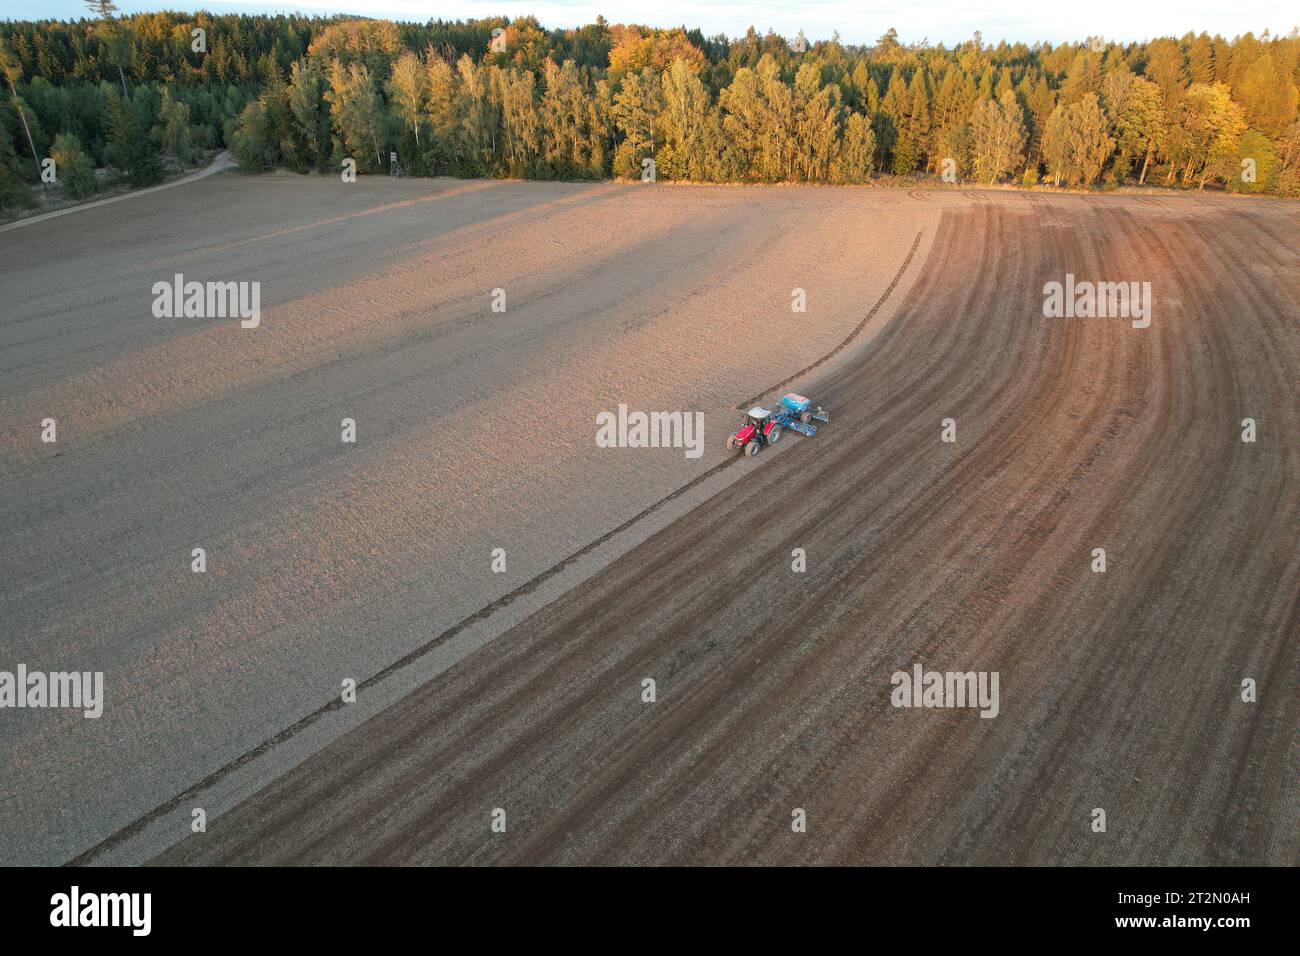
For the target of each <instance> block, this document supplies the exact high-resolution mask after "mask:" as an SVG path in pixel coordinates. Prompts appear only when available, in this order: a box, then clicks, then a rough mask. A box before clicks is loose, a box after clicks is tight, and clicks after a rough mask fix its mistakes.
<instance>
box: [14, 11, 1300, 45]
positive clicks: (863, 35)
mask: <svg viewBox="0 0 1300 956" xmlns="http://www.w3.org/2000/svg"><path fill="white" fill-rule="evenodd" d="M117 3H118V6H119V7H120V8H121V9H122V11H123V12H125V13H134V12H138V11H156V10H175V9H180V10H194V9H205V10H211V11H213V12H216V13H227V12H246V13H289V12H295V11H296V12H300V13H306V14H315V13H319V14H332V13H353V14H359V15H365V16H374V17H383V18H386V19H390V20H409V21H414V22H417V23H423V22H424V21H426V20H429V19H444V20H460V19H467V18H471V17H473V18H481V17H487V16H509V17H516V16H521V15H523V14H532V15H533V16H535V17H537V19H538V20H539V21H541V24H542V26H544V27H546V28H548V29H550V28H555V27H572V26H579V25H581V24H584V23H591V22H592V21H594V20H595V19H596V16H597V14H603V15H604V17H605V19H606V20H608V21H609V22H610V23H644V24H648V25H650V26H661V27H667V26H680V25H683V24H684V25H685V26H687V27H688V28H691V27H699V28H700V29H701V30H703V31H704V33H705V35H707V36H713V35H715V34H718V33H725V34H727V35H728V36H733V37H734V36H739V35H742V34H743V33H744V32H745V30H746V28H747V27H749V26H751V25H752V26H754V27H755V28H757V29H758V30H759V31H760V32H766V30H767V29H768V28H769V27H770V28H772V29H774V30H775V31H776V32H777V33H779V34H781V35H783V36H786V37H793V36H794V35H795V34H796V33H797V32H798V31H799V30H801V29H802V30H803V31H804V33H805V35H806V36H807V37H808V39H809V40H813V41H815V40H819V39H829V38H830V36H831V34H832V33H833V32H834V31H836V30H838V31H839V34H840V38H841V40H843V41H844V42H845V43H870V42H872V41H874V40H875V39H876V38H877V37H879V36H880V35H881V34H882V33H884V32H885V31H886V30H887V29H888V28H889V27H894V28H895V29H897V30H898V34H899V38H900V40H902V41H903V42H904V43H913V42H918V41H921V40H924V39H928V40H929V41H930V42H931V43H945V44H947V45H949V46H951V45H953V44H954V43H959V42H961V41H963V40H966V39H969V38H970V36H971V35H972V34H973V33H974V32H975V31H976V30H979V31H980V32H981V33H982V35H983V37H984V39H985V41H986V42H990V43H996V42H997V41H998V40H1003V39H1005V40H1007V41H1009V42H1016V41H1023V42H1025V43H1033V42H1035V41H1038V40H1045V41H1047V42H1049V43H1053V44H1056V43H1063V42H1069V41H1081V40H1083V39H1085V38H1087V37H1090V36H1098V35H1099V36H1102V37H1104V38H1106V39H1107V40H1116V41H1119V42H1128V41H1134V40H1147V39H1150V38H1151V37H1155V36H1181V35H1183V34H1185V33H1187V32H1194V33H1200V32H1201V31H1205V32H1207V33H1210V34H1215V33H1219V34H1222V35H1223V36H1225V37H1229V38H1231V37H1233V36H1237V35H1239V34H1242V33H1246V32H1248V31H1249V32H1253V33H1255V34H1256V35H1257V36H1258V35H1259V34H1260V33H1262V32H1263V31H1264V30H1266V29H1268V30H1271V31H1272V32H1273V33H1274V34H1278V33H1281V34H1285V33H1288V32H1289V31H1290V30H1292V29H1293V28H1295V27H1296V26H1297V24H1300V6H1297V5H1296V4H1295V3H1294V2H1291V3H1283V2H1281V0H1213V2H1211V0H1143V2H1134V0H1083V2H1080V3H1068V2H1065V3H1062V2H1052V0H925V2H921V3H917V2H909V0H902V2H895V3H882V2H865V3H853V2H842V0H745V2H737V0H653V2H646V0H641V2H629V0H603V2H602V0H524V2H515V0H436V2H427V0H343V2H337V3H336V2H333V0H307V2H304V3H292V2H288V3H286V2H264V0H226V2H209V3H201V2H194V3H187V2H185V0H171V2H149V0H143V2H140V0H117ZM83 15H86V8H85V5H84V4H83V3H82V2H80V0H0V18H4V19H10V20H30V19H50V18H58V19H76V18H78V17H80V16H83Z"/></svg>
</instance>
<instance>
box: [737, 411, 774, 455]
mask: <svg viewBox="0 0 1300 956" xmlns="http://www.w3.org/2000/svg"><path fill="white" fill-rule="evenodd" d="M780 437H781V426H780V425H778V424H777V423H776V421H775V420H774V419H773V418H772V413H771V412H770V411H768V410H767V409H766V408H763V407H762V406H761V405H755V406H754V407H753V408H751V409H750V410H749V411H747V412H745V420H744V421H743V422H741V423H740V429H739V431H737V432H736V433H735V434H734V435H731V436H730V437H728V438H727V447H728V448H729V449H735V448H741V449H744V451H745V454H746V455H751V456H752V455H756V454H758V450H759V449H760V448H762V447H763V446H764V445H770V444H772V442H775V441H777V440H778V439H779V438H780Z"/></svg>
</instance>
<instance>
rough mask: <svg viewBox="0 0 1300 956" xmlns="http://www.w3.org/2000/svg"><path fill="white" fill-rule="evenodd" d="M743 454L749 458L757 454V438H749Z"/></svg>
mask: <svg viewBox="0 0 1300 956" xmlns="http://www.w3.org/2000/svg"><path fill="white" fill-rule="evenodd" d="M745 454H746V455H748V456H749V457H750V458H753V457H754V456H755V455H757V454H758V439H757V438H751V439H750V440H749V444H747V445H746V446H745Z"/></svg>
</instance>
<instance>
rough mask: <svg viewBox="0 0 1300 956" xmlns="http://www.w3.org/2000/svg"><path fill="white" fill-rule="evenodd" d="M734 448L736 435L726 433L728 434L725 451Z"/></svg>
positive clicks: (733, 449)
mask: <svg viewBox="0 0 1300 956" xmlns="http://www.w3.org/2000/svg"><path fill="white" fill-rule="evenodd" d="M735 450H736V436H735V435H728V436H727V451H735Z"/></svg>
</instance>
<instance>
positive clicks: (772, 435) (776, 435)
mask: <svg viewBox="0 0 1300 956" xmlns="http://www.w3.org/2000/svg"><path fill="white" fill-rule="evenodd" d="M780 440H781V426H780V425H773V426H772V430H771V431H770V432H768V435H767V442H768V444H769V445H775V444H776V443H777V442H779V441H780Z"/></svg>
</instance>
